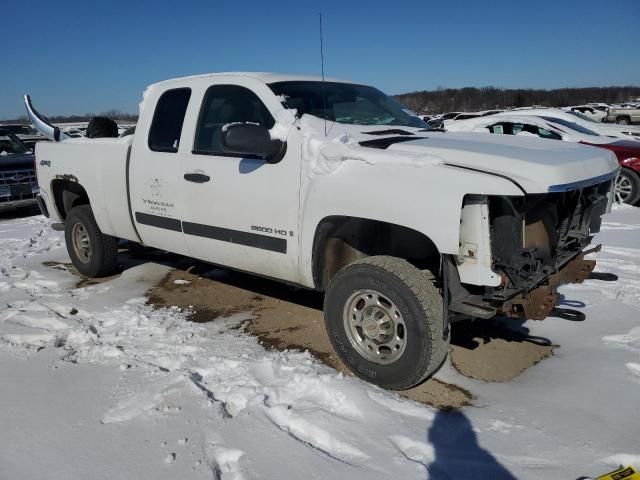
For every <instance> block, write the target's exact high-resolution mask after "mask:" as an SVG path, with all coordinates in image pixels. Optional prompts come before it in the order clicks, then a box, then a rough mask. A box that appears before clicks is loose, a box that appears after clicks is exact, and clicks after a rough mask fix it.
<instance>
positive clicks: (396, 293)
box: [324, 256, 449, 390]
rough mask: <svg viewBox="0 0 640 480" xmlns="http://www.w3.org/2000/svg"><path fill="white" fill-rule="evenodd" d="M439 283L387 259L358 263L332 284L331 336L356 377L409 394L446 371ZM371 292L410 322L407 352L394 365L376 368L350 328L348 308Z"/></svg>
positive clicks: (328, 303)
mask: <svg viewBox="0 0 640 480" xmlns="http://www.w3.org/2000/svg"><path fill="white" fill-rule="evenodd" d="M434 282H435V277H434V276H433V274H432V273H431V272H429V271H428V270H418V269H417V268H416V267H414V266H413V265H411V264H410V263H409V262H407V261H405V260H402V259H400V258H395V257H387V256H375V257H368V258H364V259H362V260H359V261H357V262H354V263H352V264H350V265H348V266H347V267H345V268H343V269H342V270H340V271H339V272H338V273H337V274H336V275H335V276H334V277H333V278H332V279H331V282H330V284H329V287H328V289H327V292H326V295H325V300H324V315H325V325H326V327H327V333H328V335H329V338H330V339H331V343H332V344H333V348H334V349H335V351H336V353H337V354H338V356H339V357H340V358H341V359H342V360H343V361H344V363H345V364H346V365H347V367H349V369H350V370H351V371H352V372H353V373H354V374H355V375H356V376H358V377H360V378H362V379H363V380H366V381H368V382H371V383H374V384H376V385H379V386H380V387H382V388H387V389H391V390H406V389H408V388H411V387H413V386H415V385H417V384H419V383H421V382H422V381H424V380H425V379H426V378H427V377H429V376H431V375H433V374H434V373H435V372H436V370H437V369H438V368H439V367H440V366H441V365H442V363H443V362H444V359H445V357H446V355H447V352H448V346H449V342H448V335H446V336H445V334H444V322H443V305H442V295H441V293H440V291H439V290H438V288H437V287H436V285H435V283H434ZM370 290H371V291H375V292H379V293H380V295H381V296H384V297H385V298H386V299H387V302H391V304H392V305H391V307H392V310H395V309H397V310H398V311H397V312H396V313H399V314H400V315H401V316H402V319H403V321H404V325H405V327H404V328H403V329H404V334H405V335H406V342H405V344H404V345H405V347H404V350H403V351H402V353H401V356H400V357H399V358H397V359H396V360H395V361H393V363H390V364H380V363H377V362H373V361H371V360H370V359H367V358H366V357H365V356H363V355H362V354H361V353H359V352H358V350H357V349H356V348H355V347H354V344H353V343H352V341H351V340H350V339H349V333H347V327H346V326H345V315H347V314H346V310H347V308H348V305H347V304H348V303H350V302H351V301H352V300H351V299H352V298H353V296H354V295H358V294H360V293H359V292H367V291H370ZM350 316H351V313H349V314H348V315H347V318H350ZM354 317H355V316H354ZM363 331H364V330H363Z"/></svg>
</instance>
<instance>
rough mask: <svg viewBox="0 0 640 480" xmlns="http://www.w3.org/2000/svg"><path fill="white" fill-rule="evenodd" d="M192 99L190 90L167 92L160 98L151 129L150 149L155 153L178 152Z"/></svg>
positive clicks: (180, 89)
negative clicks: (185, 118)
mask: <svg viewBox="0 0 640 480" xmlns="http://www.w3.org/2000/svg"><path fill="white" fill-rule="evenodd" d="M190 98H191V89H190V88H175V89H173V90H167V91H166V92H164V93H163V94H162V95H161V96H160V98H159V99H158V103H157V104H156V110H155V112H154V113H153V121H152V122H151V128H150V129H149V142H148V143H149V149H151V150H153V151H154V152H169V153H176V152H177V151H178V147H179V146H180V136H181V135H182V125H183V124H184V116H185V113H186V112H187V106H188V105H189V99H190Z"/></svg>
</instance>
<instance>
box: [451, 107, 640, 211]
mask: <svg viewBox="0 0 640 480" xmlns="http://www.w3.org/2000/svg"><path fill="white" fill-rule="evenodd" d="M447 131H452V132H478V133H494V134H504V135H526V136H537V137H540V138H546V139H550V140H563V141H566V142H577V143H583V144H585V145H591V146H594V147H600V148H606V149H608V150H611V151H612V152H613V153H614V154H615V155H616V158H617V159H618V163H619V164H620V166H621V170H620V174H619V175H618V177H617V178H616V188H615V198H616V201H617V202H618V203H629V204H632V205H636V204H638V203H639V202H640V142H636V141H632V140H622V139H617V138H611V137H608V136H604V135H600V134H598V133H597V132H595V131H593V130H589V129H588V128H585V127H583V126H581V125H579V124H577V123H575V122H571V121H568V120H564V119H557V118H553V117H535V116H532V115H493V116H491V117H478V118H473V119H469V120H461V121H459V122H454V123H453V124H451V125H448V126H447Z"/></svg>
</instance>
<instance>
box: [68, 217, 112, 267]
mask: <svg viewBox="0 0 640 480" xmlns="http://www.w3.org/2000/svg"><path fill="white" fill-rule="evenodd" d="M64 236H65V241H66V244H67V252H69V257H70V258H71V262H72V263H73V266H74V267H76V269H77V270H78V271H79V272H80V273H81V274H82V275H84V276H87V277H91V278H94V277H104V276H107V275H110V274H111V273H113V272H114V271H115V269H116V267H117V265H118V256H117V254H118V243H117V241H116V238H115V237H112V236H110V235H105V234H104V233H102V232H101V231H100V228H99V227H98V224H97V223H96V219H95V217H94V216H93V212H92V211H91V207H90V206H89V205H79V206H77V207H73V208H72V209H71V210H70V211H69V214H68V215H67V218H66V219H65V222H64Z"/></svg>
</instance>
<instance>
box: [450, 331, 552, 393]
mask: <svg viewBox="0 0 640 480" xmlns="http://www.w3.org/2000/svg"><path fill="white" fill-rule="evenodd" d="M557 347H558V345H553V344H552V342H551V341H550V340H549V339H547V338H543V337H535V336H532V335H529V330H528V329H527V328H526V327H524V326H523V325H522V322H519V321H517V320H501V319H496V320H484V321H480V320H478V321H475V322H471V321H469V322H461V323H457V324H455V325H453V327H452V331H451V349H450V352H449V355H450V358H451V363H452V365H453V366H454V368H455V369H456V370H457V371H458V372H460V373H461V374H462V375H465V376H467V377H471V378H475V379H478V380H484V381H487V382H507V381H509V380H513V379H514V378H516V377H517V376H518V375H520V374H521V373H522V372H524V371H525V370H527V369H528V368H530V367H532V366H533V365H536V364H537V363H539V362H541V361H542V360H544V359H545V358H547V357H549V356H551V355H553V350H554V348H557Z"/></svg>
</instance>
